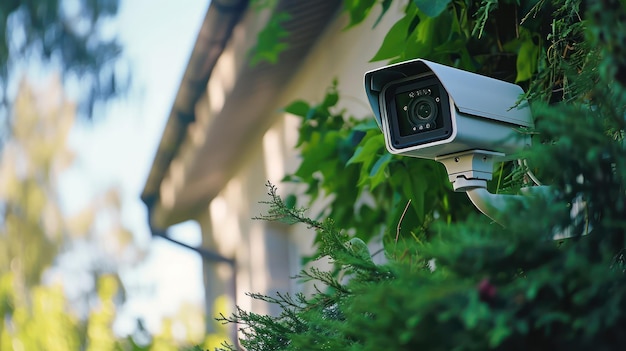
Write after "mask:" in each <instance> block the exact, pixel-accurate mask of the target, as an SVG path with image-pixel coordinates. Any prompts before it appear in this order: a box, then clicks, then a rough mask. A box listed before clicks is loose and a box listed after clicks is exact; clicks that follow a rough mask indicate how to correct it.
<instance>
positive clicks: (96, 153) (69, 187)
mask: <svg viewBox="0 0 626 351" xmlns="http://www.w3.org/2000/svg"><path fill="white" fill-rule="evenodd" d="M208 5H209V0H183V1H171V0H121V8H120V12H119V14H118V17H117V19H116V27H117V28H118V37H119V39H120V41H121V43H122V45H123V48H124V54H123V56H124V59H125V60H127V62H128V64H129V65H130V70H131V76H132V80H133V86H132V88H131V90H130V92H129V94H127V95H126V96H125V97H123V98H120V99H118V100H116V101H113V102H112V103H110V104H108V105H107V106H106V107H105V108H104V109H103V110H101V111H98V113H100V114H101V115H102V116H101V117H100V118H98V119H97V120H96V122H95V123H91V124H90V123H87V122H83V123H79V125H78V126H77V127H76V128H75V129H74V130H73V132H72V134H71V136H70V147H71V148H72V149H74V150H76V152H77V153H78V154H77V160H76V161H77V162H76V166H75V167H74V168H73V169H72V170H70V171H69V172H67V174H66V175H65V176H64V178H63V180H62V184H61V192H62V193H63V194H64V195H65V197H66V200H65V201H66V203H67V205H66V207H67V211H68V212H72V211H73V210H78V209H79V208H81V206H84V205H85V204H87V203H88V202H89V201H90V198H92V197H93V196H95V195H96V194H97V193H98V192H100V191H103V189H106V188H109V187H117V188H119V189H120V190H121V194H122V222H123V224H124V226H125V227H127V228H128V229H130V230H131V231H132V233H133V235H134V238H135V241H136V243H137V244H138V245H139V247H140V248H142V249H145V250H146V253H147V255H146V257H145V258H144V259H143V260H142V262H141V263H140V264H136V265H134V266H129V267H125V268H123V269H122V272H121V277H122V280H123V282H124V283H125V286H126V288H127V291H126V293H127V302H126V304H125V305H124V306H123V308H122V309H121V311H118V313H120V317H119V319H118V323H117V324H116V329H117V331H118V333H122V334H123V333H126V332H128V331H129V328H132V327H134V321H135V319H136V318H141V319H143V320H144V321H145V322H146V326H147V327H148V330H150V331H157V329H158V326H159V325H160V319H161V318H162V317H164V316H169V315H172V314H173V313H175V312H176V311H177V310H178V308H179V307H180V305H181V304H182V303H184V302H191V303H194V304H202V303H203V285H202V273H201V260H200V258H199V257H198V256H197V255H196V254H194V253H193V252H190V251H189V250H187V249H184V248H181V247H178V246H176V245H174V244H171V243H169V242H165V241H163V239H152V238H151V237H150V233H149V229H148V225H147V223H148V222H147V213H146V207H145V205H144V204H143V202H141V200H140V194H141V191H142V190H143V187H144V185H145V181H146V179H147V175H148V172H149V171H150V167H151V166H152V161H153V158H154V155H155V153H156V149H157V146H158V143H159V141H160V138H161V134H162V132H163V129H164V126H165V123H166V121H167V117H168V115H169V111H170V108H171V106H172V103H173V101H174V97H175V95H176V92H177V89H178V85H179V83H180V81H181V78H182V75H183V72H184V69H185V67H186V64H187V61H188V59H189V56H190V54H191V50H192V48H193V45H194V43H195V40H196V37H197V34H198V30H199V28H200V25H201V23H202V20H203V19H204V15H205V13H206V9H207V8H208ZM170 233H171V234H172V236H174V237H176V238H178V239H179V240H181V241H184V242H186V243H188V244H190V245H198V244H200V229H199V227H198V226H197V224H195V223H184V224H180V225H177V226H176V227H172V228H170Z"/></svg>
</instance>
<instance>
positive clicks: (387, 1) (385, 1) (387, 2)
mask: <svg viewBox="0 0 626 351" xmlns="http://www.w3.org/2000/svg"><path fill="white" fill-rule="evenodd" d="M391 3H392V0H383V3H382V4H381V5H382V6H383V10H382V11H381V13H380V16H378V18H377V19H376V22H375V23H374V28H375V27H376V26H377V25H378V23H380V20H382V19H383V16H384V15H385V13H387V10H389V7H391Z"/></svg>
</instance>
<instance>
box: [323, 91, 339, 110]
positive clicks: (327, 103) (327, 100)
mask: <svg viewBox="0 0 626 351" xmlns="http://www.w3.org/2000/svg"><path fill="white" fill-rule="evenodd" d="M337 101H339V94H337V91H336V90H329V91H328V92H327V93H326V96H325V97H324V102H323V103H322V106H323V107H324V108H329V107H332V106H335V105H336V104H337Z"/></svg>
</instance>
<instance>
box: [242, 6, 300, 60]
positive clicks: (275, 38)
mask: <svg viewBox="0 0 626 351" xmlns="http://www.w3.org/2000/svg"><path fill="white" fill-rule="evenodd" d="M290 18H291V16H289V14H288V13H286V12H278V13H275V14H273V15H272V17H271V18H270V20H269V22H268V24H267V25H266V26H265V27H264V28H263V30H261V32H260V33H259V37H258V41H257V44H256V45H255V46H254V47H253V48H252V49H251V50H250V53H251V56H252V57H251V60H250V64H251V65H257V64H259V63H260V62H267V63H272V64H274V63H277V62H278V57H279V56H280V54H281V53H282V52H283V51H285V50H286V49H287V43H285V42H283V41H282V39H284V38H286V37H287V36H288V35H289V33H288V32H287V31H286V30H285V29H284V28H283V26H282V24H283V22H285V21H287V20H289V19H290Z"/></svg>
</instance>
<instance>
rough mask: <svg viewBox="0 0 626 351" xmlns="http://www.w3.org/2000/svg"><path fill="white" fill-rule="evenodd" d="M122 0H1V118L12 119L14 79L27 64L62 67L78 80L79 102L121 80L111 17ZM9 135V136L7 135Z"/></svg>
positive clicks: (104, 93) (100, 95)
mask: <svg viewBox="0 0 626 351" xmlns="http://www.w3.org/2000/svg"><path fill="white" fill-rule="evenodd" d="M118 5H119V0H79V1H63V0H3V1H1V2H0V120H1V121H2V123H6V124H8V125H10V124H11V123H10V122H11V121H10V119H9V116H10V113H9V111H8V110H9V107H10V102H11V101H12V97H11V96H10V94H9V92H10V89H9V87H10V85H11V82H14V81H15V80H16V79H17V77H19V75H20V73H19V72H20V71H22V70H24V69H25V68H26V67H28V66H29V65H38V66H39V67H42V68H44V69H48V68H49V69H52V70H55V71H58V72H60V73H61V76H62V78H63V81H64V82H66V83H67V82H70V81H72V82H74V83H76V84H80V91H79V93H80V94H83V95H81V96H80V97H79V98H80V101H81V107H84V109H82V108H81V110H82V111H84V112H85V116H91V112H92V108H93V106H94V104H95V103H96V102H97V101H101V100H106V99H108V98H110V97H112V96H114V95H116V94H117V93H118V92H119V90H120V89H121V88H123V86H122V85H121V84H120V83H121V82H120V79H119V78H120V77H119V72H116V70H115V69H114V65H115V63H116V61H117V60H118V59H119V57H120V52H121V48H120V45H119V44H118V42H117V41H116V39H115V37H114V36H113V35H112V31H111V26H110V24H109V23H107V20H109V19H111V18H112V17H113V16H114V15H116V13H117V10H118ZM5 137H6V136H5Z"/></svg>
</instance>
